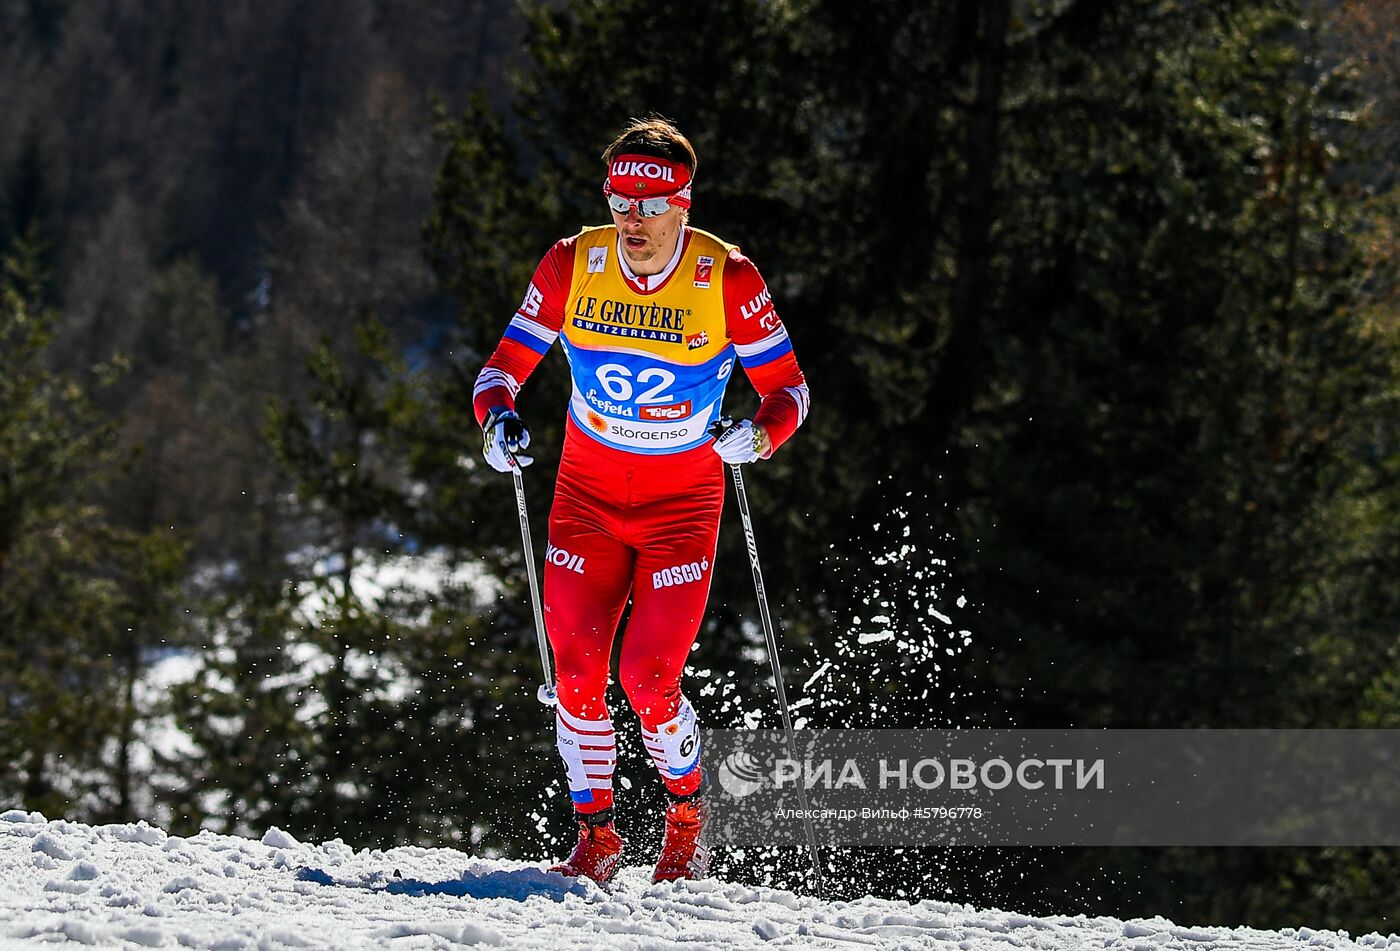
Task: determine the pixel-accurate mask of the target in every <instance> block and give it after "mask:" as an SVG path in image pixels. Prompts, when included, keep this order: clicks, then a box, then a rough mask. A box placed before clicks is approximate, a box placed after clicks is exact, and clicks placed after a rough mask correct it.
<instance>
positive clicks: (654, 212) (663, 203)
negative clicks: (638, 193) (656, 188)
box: [607, 192, 673, 218]
mask: <svg viewBox="0 0 1400 951" xmlns="http://www.w3.org/2000/svg"><path fill="white" fill-rule="evenodd" d="M607 198H608V207H609V208H611V209H612V210H613V211H615V212H617V213H618V214H619V215H625V214H627V213H628V212H629V211H631V210H632V206H633V205H635V206H636V207H637V214H639V215H641V216H642V217H643V218H658V217H660V216H661V215H664V214H666V212H668V211H670V210H671V208H672V207H673V206H672V205H671V199H670V196H666V197H662V198H627V197H624V196H622V195H619V194H617V192H608V193H607Z"/></svg>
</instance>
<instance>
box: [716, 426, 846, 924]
mask: <svg viewBox="0 0 1400 951" xmlns="http://www.w3.org/2000/svg"><path fill="white" fill-rule="evenodd" d="M733 426H734V421H733V420H731V419H730V418H729V417H727V416H726V417H723V418H722V419H719V420H717V421H716V422H715V423H714V425H712V426H711V427H710V431H711V433H712V434H719V435H722V434H723V433H724V432H726V431H727V430H729V429H730V428H732V427H733ZM729 471H730V473H731V474H732V475H733V476H734V492H735V494H736V495H737V496H738V498H739V517H740V518H741V519H742V520H743V522H744V541H745V543H746V544H747V545H748V549H749V566H750V567H751V568H752V569H753V586H754V591H755V592H756V593H757V594H758V614H759V618H760V619H761V620H762V622H763V636H764V637H765V638H766V639H767V641H768V657H769V659H770V660H771V661H772V662H773V685H774V686H775V687H777V689H778V710H779V711H780V712H781V713H782V717H783V732H784V733H785V734H786V736H787V748H788V758H789V759H790V760H791V761H792V762H794V763H796V762H800V761H799V760H798V758H797V742H796V740H794V739H793V733H792V713H791V711H789V709H788V702H787V693H786V691H784V690H783V668H782V664H780V663H779V662H778V638H777V636H776V635H775V634H774V633H773V618H772V616H771V615H770V614H769V613H768V594H767V592H766V591H765V590H764V587H763V570H762V569H761V568H760V567H759V564H758V540H757V538H756V537H755V535H754V530H753V518H752V517H751V516H750V515H749V496H748V493H747V492H745V491H744V474H743V473H742V472H741V471H740V470H739V465H738V463H733V464H731V465H730V466H729ZM797 800H798V802H799V803H800V804H801V806H802V824H803V826H804V827H805V828H806V831H807V848H808V849H809V850H811V854H812V871H813V872H814V873H815V874H816V886H817V897H818V898H821V897H823V895H822V891H823V889H822V861H821V853H820V852H819V851H818V850H817V836H816V833H815V832H813V831H812V812H811V810H810V809H809V808H808V807H807V790H806V787H805V786H804V784H803V783H801V782H799V783H798V784H797Z"/></svg>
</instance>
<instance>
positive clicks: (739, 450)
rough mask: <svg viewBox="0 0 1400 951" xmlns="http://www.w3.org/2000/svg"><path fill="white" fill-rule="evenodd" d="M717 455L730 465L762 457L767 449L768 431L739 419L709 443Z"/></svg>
mask: <svg viewBox="0 0 1400 951" xmlns="http://www.w3.org/2000/svg"><path fill="white" fill-rule="evenodd" d="M710 445H711V448H713V449H714V451H715V452H716V453H718V454H719V457H720V458H721V459H723V460H724V461H725V462H727V463H729V464H730V465H731V466H734V465H739V464H741V463H745V462H753V461H754V460H755V459H762V458H763V454H764V453H765V452H767V451H768V433H767V432H765V431H764V429H763V427H762V426H755V425H754V424H753V423H751V422H749V421H748V420H747V419H741V420H739V421H738V422H737V423H735V424H734V425H733V426H731V427H729V429H728V430H726V431H725V433H724V434H723V435H722V436H720V437H719V438H718V439H716V440H715V441H714V442H713V443H711V444H710Z"/></svg>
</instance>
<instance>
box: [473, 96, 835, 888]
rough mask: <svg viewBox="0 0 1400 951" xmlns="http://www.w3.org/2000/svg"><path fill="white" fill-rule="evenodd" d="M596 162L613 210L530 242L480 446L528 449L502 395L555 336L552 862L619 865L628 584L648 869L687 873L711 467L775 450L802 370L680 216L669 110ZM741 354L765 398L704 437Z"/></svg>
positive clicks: (696, 775) (798, 399)
mask: <svg viewBox="0 0 1400 951" xmlns="http://www.w3.org/2000/svg"><path fill="white" fill-rule="evenodd" d="M603 160H604V162H605V163H606V165H607V177H606V178H605V180H604V182H603V194H604V196H605V197H606V199H607V203H608V207H609V209H610V210H611V212H612V225H611V226H607V225H603V226H600V227H592V228H584V229H583V230H582V231H580V232H579V233H578V234H576V235H574V236H573V237H570V238H564V239H563V240H561V241H559V242H557V243H556V244H555V245H554V246H553V247H552V248H550V249H549V251H548V253H547V254H545V256H544V259H543V260H542V261H541V262H540V264H539V267H537V268H536V269H535V276H534V280H533V281H532V282H531V284H530V285H529V287H528V288H527V289H526V291H525V298H524V300H523V301H522V302H521V304H520V307H519V309H518V310H517V311H516V314H515V316H514V317H513V318H512V319H511V321H510V325H509V327H508V328H507V329H506V332H505V335H504V337H503V338H502V340H501V342H500V344H499V346H497V348H496V351H495V352H494V353H493V354H492V355H491V358H490V359H489V360H487V362H486V365H485V366H484V367H483V369H482V371H481V374H480V375H479V376H478V377H477V381H476V387H475V390H474V394H473V403H474V406H475V410H476V417H477V421H478V422H479V423H480V424H481V425H482V431H483V437H484V441H485V445H484V454H485V457H486V461H487V462H488V463H490V464H491V465H492V466H493V467H494V468H496V469H497V470H499V471H501V472H510V471H512V468H513V467H514V466H517V465H520V466H525V465H528V464H529V463H530V462H531V461H532V460H531V458H530V457H529V456H526V455H522V454H520V451H521V450H523V449H525V448H526V447H527V446H528V445H529V442H530V436H529V432H528V431H527V430H526V428H525V425H524V424H523V423H522V422H521V420H520V417H519V416H518V415H517V414H516V412H515V396H516V393H517V392H518V391H519V389H520V386H521V384H523V383H524V382H525V380H526V378H527V377H528V376H529V375H530V373H531V371H533V370H534V368H535V367H536V366H537V365H538V364H539V362H540V360H541V358H543V356H544V355H545V353H547V352H548V351H549V348H550V347H551V346H552V345H553V343H554V341H555V340H556V339H559V340H560V342H561V343H562V345H563V348H564V354H565V356H566V357H568V360H569V366H570V370H571V373H572V377H573V397H572V399H571V401H570V403H569V410H568V419H567V421H566V423H565V426H566V432H565V436H564V450H563V456H562V459H561V460H560V463H559V475H558V484H557V486H556V489H555V496H554V507H553V509H552V510H551V511H550V515H549V543H548V546H547V548H546V554H545V567H544V616H545V628H546V631H547V633H548V637H549V643H550V646H551V647H552V648H553V650H554V655H555V666H556V670H557V675H558V694H557V698H558V704H557V706H556V713H555V726H556V730H557V743H558V749H559V753H560V755H561V756H562V757H563V759H564V765H565V770H566V773H567V775H568V783H569V796H570V798H571V799H572V801H573V808H574V811H575V816H576V818H577V821H578V827H579V834H578V843H577V845H576V846H575V848H574V850H573V853H572V854H571V855H570V856H569V857H568V858H567V859H566V860H565V861H564V862H562V863H560V864H558V865H556V866H554V867H553V868H552V869H551V871H557V872H562V873H564V874H566V875H586V876H588V877H589V878H592V879H594V880H595V881H597V882H599V883H605V882H607V881H608V880H609V879H610V878H611V877H612V876H613V874H614V872H616V870H617V868H618V867H619V865H620V864H621V859H622V851H623V848H624V846H625V844H626V843H625V842H624V840H623V839H622V838H621V837H620V836H619V835H618V833H617V831H616V829H615V828H614V825H613V790H612V775H613V768H614V765H615V763H616V756H617V754H616V739H615V735H614V732H613V723H612V719H611V717H610V715H609V712H608V707H607V703H606V701H605V698H604V693H605V690H606V687H607V682H608V664H609V658H610V656H611V653H612V641H613V636H614V634H615V633H616V631H617V626H618V622H619V619H620V618H621V615H622V610H623V607H624V606H625V605H626V603H627V600H628V597H629V595H630V597H631V599H632V613H631V616H630V618H629V620H628V624H627V629H626V631H625V632H624V634H623V638H622V646H621V655H620V660H619V664H618V681H619V682H620V683H621V685H622V688H623V690H624V692H625V693H626V695H627V699H628V702H629V703H630V704H631V706H632V709H633V710H634V711H636V713H637V716H638V718H639V719H640V720H641V727H642V738H643V742H644V745H645V746H646V748H647V751H648V752H649V753H650V755H651V758H652V760H653V762H654V763H655V764H656V767H657V769H658V771H659V772H660V774H661V780H662V782H663V783H664V784H665V787H666V793H667V798H668V803H669V804H668V806H667V809H666V831H665V834H664V836H663V839H662V846H661V854H660V857H659V859H658V860H657V863H656V869H655V871H654V873H653V875H652V880H653V881H666V880H670V879H677V878H702V877H704V876H705V874H706V873H707V871H708V868H709V861H710V855H709V850H708V848H707V847H706V842H705V836H704V828H705V822H706V819H707V816H708V810H707V808H706V805H705V798H704V797H705V794H706V790H705V787H704V775H703V771H702V770H701V769H700V765H699V761H700V736H699V732H698V728H697V724H696V716H695V710H694V709H693V708H692V707H691V705H690V702H689V701H688V700H686V698H685V697H684V696H683V695H682V694H681V689H680V681H681V673H682V670H683V668H684V666H685V660H686V656H687V654H689V652H690V648H691V645H692V644H693V643H694V641H695V636H696V634H697V632H698V631H699V628H700V622H701V620H702V618H703V616H704V613H705V602H706V600H707V598H708V597H709V589H710V572H711V568H712V566H713V564H714V556H715V542H716V538H717V536H718V532H719V519H720V508H721V506H722V505H723V502H724V471H725V470H724V466H725V464H726V463H729V464H737V463H748V462H753V461H755V460H757V459H766V458H768V457H769V456H771V455H772V454H773V452H774V450H776V449H777V448H778V447H779V446H781V445H782V444H783V442H784V441H785V440H787V438H788V437H789V436H791V435H792V433H793V431H794V430H796V429H797V427H798V426H799V425H800V424H801V423H802V421H803V419H804V418H805V417H806V415H807V406H808V398H807V385H806V382H805V381H804V379H803V376H802V371H801V369H799V367H798V365H797V360H796V358H795V356H794V355H793V352H792V345H791V344H790V343H789V342H788V335H787V331H786V330H785V329H784V328H783V324H782V321H780V320H779V319H778V315H777V313H776V311H775V310H774V309H773V303H772V300H771V299H770V296H769V293H768V289H767V287H766V286H765V284H764V282H763V278H762V277H760V276H759V273H758V270H757V269H756V268H755V267H754V265H753V264H752V263H751V262H750V261H749V260H748V258H746V257H744V256H743V255H742V254H740V253H739V249H738V248H737V247H735V246H734V245H730V244H726V243H725V242H723V241H721V240H720V239H718V238H716V237H715V236H714V235H711V234H707V233H706V232H704V231H700V230H698V229H696V228H692V227H690V226H689V223H688V222H689V211H688V209H689V208H690V202H691V186H692V184H693V182H694V178H695V169H696V158H695V150H694V148H693V147H692V146H691V144H690V142H689V141H688V140H687V139H686V138H685V136H683V135H681V133H680V132H679V131H678V130H677V129H676V127H675V126H674V125H672V124H671V123H670V122H668V121H666V120H662V119H656V118H652V119H637V120H633V121H632V122H631V124H630V125H628V126H627V128H626V129H624V130H623V132H622V134H621V135H620V136H618V138H617V139H616V140H615V141H614V142H613V143H612V144H611V145H609V146H608V148H607V150H606V151H605V152H604V153H603ZM736 359H737V360H738V361H739V363H740V365H742V366H743V368H744V370H745V372H746V373H747V375H748V378H749V380H750V381H751V382H752V384H753V386H754V388H755V389H757V390H758V393H759V395H760V396H761V397H762V402H761V404H760V406H759V408H758V412H756V413H755V414H754V418H753V419H752V420H741V421H740V422H739V423H738V424H737V425H735V426H733V428H731V429H729V430H728V431H727V432H725V433H724V434H723V435H722V436H720V437H719V438H718V439H715V440H713V441H712V440H711V439H710V437H709V434H708V433H707V429H708V428H709V427H710V425H711V424H712V423H714V422H715V421H716V420H717V419H718V418H719V417H720V404H721V401H722V398H723V395H724V388H725V385H726V384H727V383H728V381H729V377H730V374H731V371H732V370H733V368H734V362H735V360H736Z"/></svg>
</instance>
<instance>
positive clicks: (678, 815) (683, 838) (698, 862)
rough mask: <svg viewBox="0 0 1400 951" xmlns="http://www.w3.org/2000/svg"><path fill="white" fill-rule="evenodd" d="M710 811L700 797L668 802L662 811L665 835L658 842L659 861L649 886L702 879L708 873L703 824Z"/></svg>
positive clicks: (708, 859)
mask: <svg viewBox="0 0 1400 951" xmlns="http://www.w3.org/2000/svg"><path fill="white" fill-rule="evenodd" d="M709 818H710V810H709V807H708V806H706V805H705V799H704V797H703V796H701V795H700V793H698V792H697V793H692V794H691V795H689V796H686V797H685V798H683V799H672V800H671V803H670V805H668V806H667V807H666V834H665V835H664V836H662V838H661V857H660V858H658V859H657V860H656V871H654V872H652V873H651V880H652V881H653V882H669V881H674V880H675V879H678V878H687V879H697V878H704V877H705V876H706V875H707V874H709V871H710V847H709V838H708V837H707V836H706V835H705V823H706V822H708V821H709Z"/></svg>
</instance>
